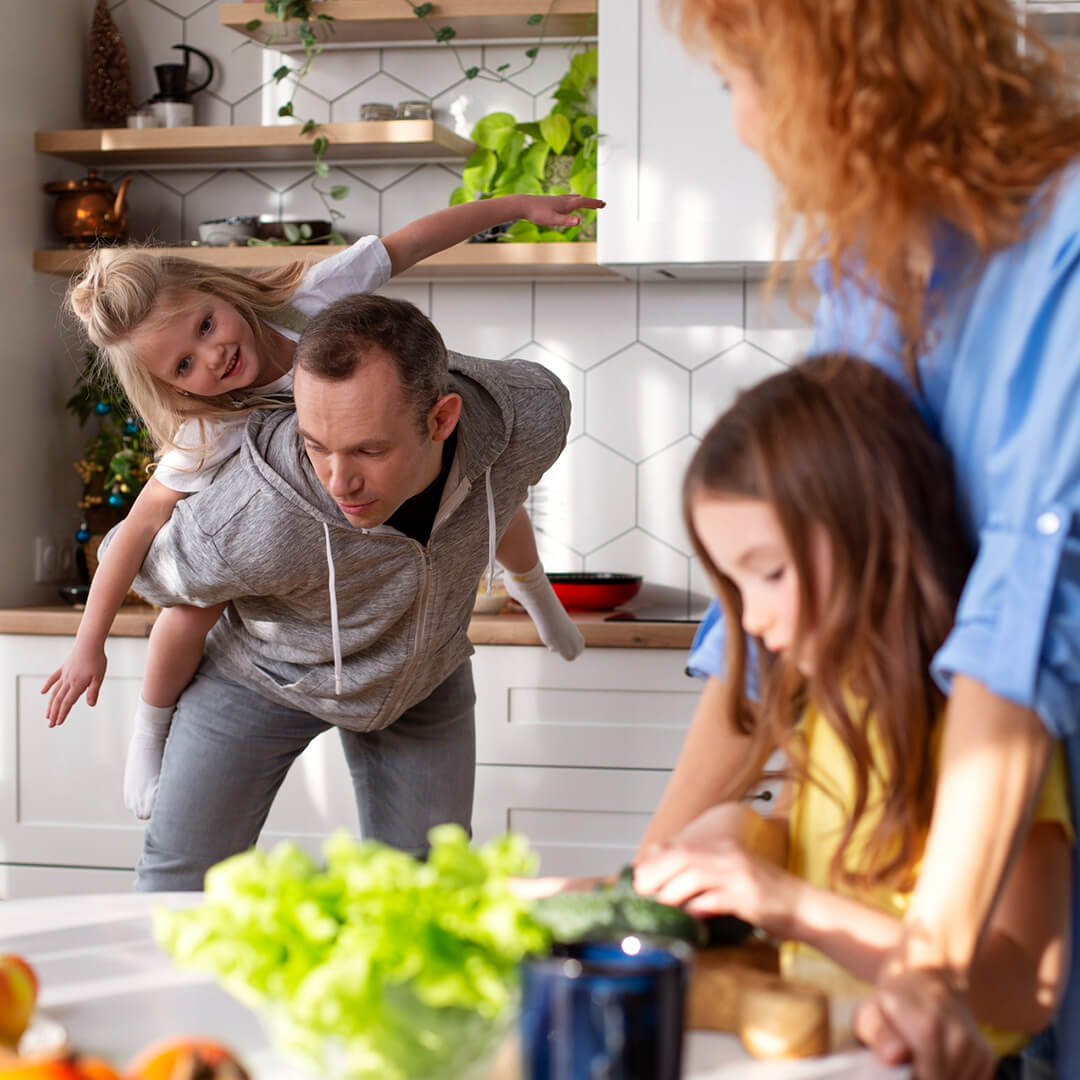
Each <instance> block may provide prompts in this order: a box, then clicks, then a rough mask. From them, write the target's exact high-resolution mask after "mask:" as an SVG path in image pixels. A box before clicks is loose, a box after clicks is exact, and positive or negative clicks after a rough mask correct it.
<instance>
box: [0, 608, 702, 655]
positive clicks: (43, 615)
mask: <svg viewBox="0 0 1080 1080" xmlns="http://www.w3.org/2000/svg"><path fill="white" fill-rule="evenodd" d="M81 614H82V613H81V612H80V611H76V610H75V609H74V608H70V607H65V606H63V605H60V604H57V605H54V606H53V605H50V606H45V607H27V608H9V609H7V610H3V609H0V634H74V633H75V631H76V629H77V628H78V625H79V619H80V617H81ZM609 614H610V612H606V611H597V612H586V611H582V612H576V613H575V614H574V621H575V622H576V623H577V625H578V627H579V628H580V630H581V632H582V634H583V635H584V636H585V644H586V646H587V647H589V648H594V649H595V648H607V649H682V650H685V649H688V648H689V647H690V642H691V641H692V640H693V637H694V631H695V630H696V629H697V623H674V622H671V623H669V622H634V621H626V622H605V621H604V619H605V617H606V616H607V615H609ZM156 617H157V610H156V609H155V608H152V607H143V606H140V605H137V604H131V605H125V606H124V607H122V608H121V609H120V613H119V614H118V615H117V616H116V621H115V622H114V623H113V628H112V636H113V637H147V636H148V635H149V633H150V628H151V627H152V626H153V625H154V619H155V618H156ZM469 637H470V638H471V639H472V642H473V644H474V645H539V644H540V637H539V635H538V634H537V632H536V627H534V626H533V624H532V620H531V619H530V618H529V617H528V616H527V615H524V614H515V613H505V614H501V615H474V616H473V619H472V622H471V623H470V624H469Z"/></svg>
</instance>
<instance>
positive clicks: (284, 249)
mask: <svg viewBox="0 0 1080 1080" xmlns="http://www.w3.org/2000/svg"><path fill="white" fill-rule="evenodd" d="M104 250H105V251H106V252H109V251H121V250H123V249H121V248H105V249H104ZM144 250H146V251H148V252H150V253H151V254H153V255H182V256H183V257H184V258H187V259H197V260H198V261H199V262H205V263H209V264H211V265H213V266H221V267H228V268H229V269H233V270H257V269H266V268H269V267H275V266H283V265H284V264H285V263H289V262H295V261H297V260H301V261H303V262H319V261H320V260H321V259H326V258H329V257H330V256H331V255H336V254H337V253H338V252H339V251H343V250H344V248H342V247H339V246H334V245H329V244H320V245H310V246H307V245H300V246H290V245H285V244H282V245H277V246H274V247H202V246H177V247H167V248H145V249H144ZM87 254H88V253H87V252H86V251H79V250H70V249H65V250H56V251H35V252H34V269H35V270H36V271H38V272H39V273H46V274H75V273H78V272H79V271H80V270H81V269H82V268H83V266H84V265H85V263H86V259H87ZM399 277H401V278H411V279H413V280H421V281H435V280H440V279H448V280H452V279H459V278H471V279H477V278H488V279H492V280H498V281H505V280H507V279H513V278H517V279H518V280H524V281H528V280H536V279H547V278H558V279H560V280H570V279H582V278H595V279H608V280H612V281H616V280H620V275H619V274H617V273H616V272H615V271H614V270H610V269H609V268H608V267H606V266H599V265H598V264H597V262H596V245H595V244H587V243H572V244H498V243H495V244H458V245H457V246H456V247H452V248H449V249H447V250H446V251H440V252H439V253H438V254H437V255H432V256H431V257H430V258H428V259H424V260H423V262H420V263H417V264H416V266H413V267H411V268H410V269H408V270H406V271H405V272H404V273H403V274H401V275H399Z"/></svg>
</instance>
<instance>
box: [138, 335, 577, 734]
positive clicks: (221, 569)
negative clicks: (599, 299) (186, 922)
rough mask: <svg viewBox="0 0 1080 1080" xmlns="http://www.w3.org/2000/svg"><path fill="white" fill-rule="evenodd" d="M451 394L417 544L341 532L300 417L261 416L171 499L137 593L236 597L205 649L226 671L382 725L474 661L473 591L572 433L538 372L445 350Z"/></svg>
mask: <svg viewBox="0 0 1080 1080" xmlns="http://www.w3.org/2000/svg"><path fill="white" fill-rule="evenodd" d="M450 386H451V389H452V390H454V391H456V392H457V393H459V394H460V395H461V397H462V399H463V402H464V408H463V410H462V415H461V421H460V423H459V426H458V429H457V430H458V438H457V450H456V453H455V455H454V461H453V464H452V466H451V469H450V473H449V476H448V477H447V481H446V486H445V489H444V491H443V496H442V502H441V504H440V506H439V511H438V514H437V515H436V518H435V523H434V527H433V528H432V531H431V537H430V539H429V540H428V543H427V545H426V546H425V545H422V544H420V543H418V542H417V541H415V540H412V539H410V538H409V537H407V536H404V535H403V534H402V533H400V532H398V531H397V530H396V529H393V528H391V527H389V526H386V525H380V526H379V527H377V528H375V529H370V530H364V529H359V528H356V527H355V526H353V525H350V524H349V523H348V522H347V521H346V520H345V518H344V517H343V516H342V514H341V511H340V510H339V509H338V507H337V504H336V503H335V502H334V500H333V499H332V498H331V497H330V496H329V495H328V494H327V493H326V491H325V490H324V489H323V487H322V485H321V484H320V483H319V480H318V477H317V476H316V475H315V471H314V469H312V467H311V464H310V462H309V461H308V458H307V454H306V453H305V452H304V448H303V445H302V443H301V441H300V439H299V437H298V435H297V423H296V414H295V412H294V411H293V410H291V409H289V410H284V409H281V410H269V411H265V412H257V413H253V414H252V418H251V420H250V421H249V423H248V425H247V429H246V432H245V436H244V444H243V446H242V448H241V450H240V451H239V452H238V453H237V454H236V456H235V457H233V458H232V459H230V460H229V461H228V462H227V463H226V464H225V465H224V466H223V467H222V469H221V471H220V472H219V473H218V475H217V477H216V478H215V479H214V482H213V483H212V484H211V485H210V486H209V487H208V488H207V489H206V490H205V491H202V492H199V493H198V494H196V495H193V496H191V497H190V498H188V499H185V500H183V501H182V502H180V503H178V504H177V506H176V508H175V510H174V511H173V514H172V517H171V519H170V520H169V521H168V523H167V524H166V525H165V526H164V528H162V529H161V531H160V532H159V533H158V535H157V537H156V538H155V540H154V542H153V545H152V546H151V548H150V551H149V553H148V554H147V557H146V561H145V562H144V564H143V568H142V571H141V572H140V574H139V576H138V578H137V579H136V581H135V588H136V589H137V590H138V592H139V593H141V594H142V595H143V596H144V597H146V599H147V600H150V601H152V602H153V603H155V604H161V605H166V606H167V605H172V604H195V605H202V606H206V605H209V604H214V603H218V602H222V601H226V600H229V601H231V603H230V605H229V607H228V608H227V609H226V611H225V614H224V615H223V616H222V618H221V619H220V620H219V621H218V623H217V625H216V626H215V627H214V629H213V631H212V632H211V634H210V636H209V638H208V639H207V645H206V652H207V655H208V656H209V657H211V658H212V659H213V661H214V663H215V664H217V666H218V667H219V668H220V669H221V671H222V672H223V673H224V674H225V675H226V676H228V677H229V678H231V679H233V680H235V681H236V682H238V683H240V684H242V685H244V686H247V687H250V688H251V689H252V690H254V691H255V692H256V693H258V694H260V695H262V696H263V697H265V698H267V699H268V700H270V701H275V702H280V703H281V704H283V705H287V706H289V707H291V708H294V709H299V710H302V711H304V712H308V713H311V714H312V715H314V716H317V717H319V718H320V719H322V720H325V721H327V722H329V723H332V724H337V725H338V726H340V727H344V728H350V729H353V730H356V731H374V730H377V729H379V728H383V727H386V726H387V725H388V724H390V723H392V722H393V721H394V720H396V719H397V718H398V717H399V716H401V714H402V713H403V712H405V711H406V710H407V709H409V708H410V707H412V706H413V705H415V704H417V703H418V702H420V701H422V700H423V699H424V698H426V697H428V696H429V695H430V694H431V692H432V691H433V690H434V689H435V688H436V687H437V686H438V685H439V684H440V683H442V682H443V681H444V680H445V679H446V678H448V677H449V676H450V675H451V674H452V673H453V672H454V671H455V670H456V669H457V668H458V667H459V666H460V665H461V664H462V663H463V662H464V661H465V660H466V658H467V657H469V656H470V655H471V653H472V645H471V643H470V642H469V639H468V636H467V629H468V625H469V619H470V617H471V614H472V608H473V602H474V600H475V597H476V588H477V585H478V583H479V582H480V579H481V577H482V575H483V573H484V571H485V570H486V568H487V567H488V566H489V564H490V563H491V562H492V561H493V559H494V550H495V545H496V544H497V542H498V540H499V538H500V537H501V536H502V534H503V532H504V530H505V529H506V527H507V525H508V524H509V523H510V519H511V518H512V517H513V515H514V513H515V511H516V510H517V509H518V507H519V506H521V504H522V503H523V502H524V500H525V496H526V494H527V490H528V488H529V487H530V486H531V485H533V484H535V483H536V482H537V481H538V480H539V479H540V477H541V476H542V475H543V474H544V472H545V471H546V470H547V469H548V468H549V466H550V465H551V464H552V463H553V462H554V461H555V459H556V458H557V457H558V456H559V454H560V453H561V451H562V448H563V446H564V445H565V442H566V432H567V430H568V428H569V426H570V398H569V395H568V393H567V391H566V387H565V386H563V384H562V383H561V382H560V381H559V380H558V379H557V378H556V377H555V376H554V375H553V374H552V373H551V372H550V371H548V370H547V369H546V368H543V367H541V366H540V365H539V364H534V363H531V362H529V361H523V360H505V361H491V360H478V359H475V358H473V357H468V356H462V355H460V354H457V353H451V354H450Z"/></svg>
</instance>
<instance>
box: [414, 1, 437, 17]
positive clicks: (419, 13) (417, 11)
mask: <svg viewBox="0 0 1080 1080" xmlns="http://www.w3.org/2000/svg"><path fill="white" fill-rule="evenodd" d="M434 10H435V5H434V4H417V5H416V7H414V8H413V14H414V15H415V16H416V17H417V18H418V19H423V18H426V17H427V16H428V15H430V14H431V13H432V12H433V11H434Z"/></svg>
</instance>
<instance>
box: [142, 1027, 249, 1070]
mask: <svg viewBox="0 0 1080 1080" xmlns="http://www.w3.org/2000/svg"><path fill="white" fill-rule="evenodd" d="M192 1075H199V1076H206V1077H221V1078H222V1080H248V1075H247V1073H246V1072H245V1071H244V1068H243V1066H242V1065H241V1064H240V1062H239V1061H238V1060H237V1059H236V1057H235V1056H234V1055H233V1053H232V1051H231V1050H230V1049H229V1048H228V1047H227V1046H223V1045H222V1044H221V1043H219V1042H217V1041H215V1040H214V1039H207V1038H200V1037H198V1036H186V1037H179V1038H172V1039H163V1040H162V1041H161V1042H156V1043H152V1044H151V1045H150V1046H148V1047H146V1048H145V1049H144V1050H141V1051H140V1052H139V1053H138V1054H136V1055H135V1057H134V1058H133V1059H132V1062H131V1064H130V1065H129V1066H128V1068H127V1072H126V1073H125V1074H124V1080H173V1077H185V1076H192Z"/></svg>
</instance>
